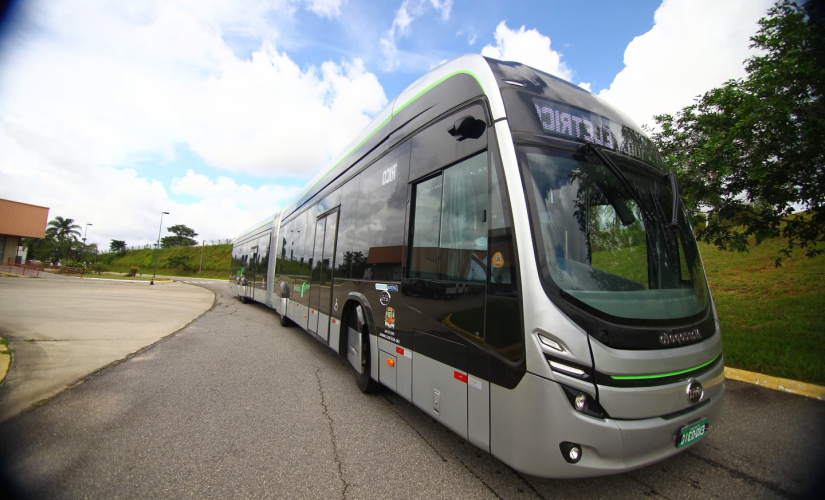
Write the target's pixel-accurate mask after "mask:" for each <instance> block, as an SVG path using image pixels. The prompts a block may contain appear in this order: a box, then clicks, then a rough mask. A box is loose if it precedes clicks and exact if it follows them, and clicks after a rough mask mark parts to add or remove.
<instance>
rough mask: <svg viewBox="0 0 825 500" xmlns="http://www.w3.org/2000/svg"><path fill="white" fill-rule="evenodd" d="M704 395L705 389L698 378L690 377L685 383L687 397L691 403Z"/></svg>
mask: <svg viewBox="0 0 825 500" xmlns="http://www.w3.org/2000/svg"><path fill="white" fill-rule="evenodd" d="M704 396H705V389H704V388H703V387H702V383H701V382H699V381H698V380H694V379H690V380H689V381H688V385H687V399H688V402H689V403H690V404H692V405H695V404H696V403H698V402H699V401H701V400H702V398H703V397H704Z"/></svg>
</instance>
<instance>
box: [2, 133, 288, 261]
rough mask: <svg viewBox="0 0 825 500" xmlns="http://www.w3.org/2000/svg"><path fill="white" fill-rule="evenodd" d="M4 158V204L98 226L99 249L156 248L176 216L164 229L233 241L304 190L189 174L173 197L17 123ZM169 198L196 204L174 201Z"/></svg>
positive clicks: (92, 234) (5, 140) (93, 238)
mask: <svg viewBox="0 0 825 500" xmlns="http://www.w3.org/2000/svg"><path fill="white" fill-rule="evenodd" d="M0 151H2V155H0V178H2V179H3V182H2V186H0V197H2V198H7V199H12V200H16V201H22V202H26V203H33V204H36V205H43V206H47V207H49V208H50V211H49V216H50V218H54V217H55V216H57V215H61V216H63V217H71V218H74V219H75V220H76V221H77V222H78V223H79V224H81V225H85V224H86V223H87V222H91V223H93V224H94V226H92V227H91V228H90V229H89V242H90V243H98V246H99V248H108V246H109V240H111V239H121V240H126V241H127V243H129V245H143V244H147V243H151V242H154V241H155V239H156V238H157V230H158V223H159V217H160V212H161V211H166V212H170V215H168V216H165V217H164V226H163V227H164V228H166V227H168V226H171V225H173V224H185V225H187V226H189V227H192V228H194V229H195V230H196V231H197V232H198V233H200V235H199V237H198V238H199V239H207V240H217V239H226V238H232V237H235V236H237V233H238V232H239V231H240V230H242V229H243V228H245V227H248V226H249V225H251V224H253V223H255V222H257V221H258V220H260V219H261V218H262V217H264V216H266V215H269V214H271V213H272V212H274V211H275V210H277V209H278V208H279V207H281V206H283V205H285V204H286V203H287V202H288V201H289V200H290V199H291V198H292V196H294V195H295V194H297V191H298V189H299V188H297V187H287V186H281V185H278V184H265V185H263V186H261V187H258V188H253V187H251V186H248V185H244V184H240V185H239V184H238V183H236V182H235V181H234V180H232V179H229V178H226V177H218V178H217V179H215V180H211V179H209V178H207V177H206V176H204V175H200V174H196V173H195V172H193V171H191V170H190V171H188V172H187V173H186V175H185V176H184V177H183V178H181V179H175V181H174V182H173V183H172V187H171V190H167V189H166V188H165V187H164V186H163V184H162V183H161V182H159V181H157V180H153V179H148V178H146V177H144V176H141V175H140V174H139V172H138V171H136V170H135V169H132V168H125V169H118V168H114V167H111V166H106V165H94V164H93V162H92V161H91V158H92V157H93V153H92V152H87V151H81V150H78V149H77V148H76V147H75V145H73V144H72V143H70V142H68V141H60V140H59V139H58V140H55V138H54V137H52V136H51V135H50V134H49V133H48V131H42V130H30V129H27V128H26V126H25V125H23V124H19V123H14V122H3V123H1V124H0ZM169 191H171V193H170V192H169ZM170 194H177V195H189V196H192V197H194V198H195V199H196V201H195V202H193V203H179V202H175V201H173V200H172V198H171V196H170ZM164 233H165V230H164Z"/></svg>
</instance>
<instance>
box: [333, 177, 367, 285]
mask: <svg viewBox="0 0 825 500" xmlns="http://www.w3.org/2000/svg"><path fill="white" fill-rule="evenodd" d="M360 182H361V176H360V175H358V176H356V177H354V178H352V179H350V180H349V182H347V183H346V184H345V185H344V187H343V188H342V189H341V209H340V215H339V217H340V222H339V224H340V227H339V229H338V246H337V247H336V256H335V264H336V265H337V266H338V268H337V269H335V277H336V278H352V277H353V274H352V268H353V267H354V266H356V265H361V263H360V261H361V260H363V261H364V264H366V257H365V256H364V254H363V253H362V254H360V255H357V254H356V253H355V252H354V251H353V243H352V242H353V238H355V215H356V209H357V207H358V188H359V185H360Z"/></svg>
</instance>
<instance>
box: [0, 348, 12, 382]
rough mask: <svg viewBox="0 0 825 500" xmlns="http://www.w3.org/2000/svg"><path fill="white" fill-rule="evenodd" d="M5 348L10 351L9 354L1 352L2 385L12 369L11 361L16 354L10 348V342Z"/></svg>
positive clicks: (0, 380) (0, 372)
mask: <svg viewBox="0 0 825 500" xmlns="http://www.w3.org/2000/svg"><path fill="white" fill-rule="evenodd" d="M0 338H2V337H0ZM5 349H6V351H8V354H6V353H0V386H2V385H3V382H5V381H6V375H8V374H9V370H11V361H12V357H13V356H14V355H13V354H12V352H11V349H9V345H8V344H6V347H5Z"/></svg>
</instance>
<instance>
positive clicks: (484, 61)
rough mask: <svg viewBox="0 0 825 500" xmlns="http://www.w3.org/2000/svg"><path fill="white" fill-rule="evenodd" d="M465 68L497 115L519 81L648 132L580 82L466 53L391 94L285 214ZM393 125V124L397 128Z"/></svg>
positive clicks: (502, 113) (502, 112)
mask: <svg viewBox="0 0 825 500" xmlns="http://www.w3.org/2000/svg"><path fill="white" fill-rule="evenodd" d="M462 74H464V75H469V76H470V77H472V78H473V79H475V81H476V82H477V83H478V85H479V86H480V87H481V92H482V93H483V95H485V96H486V97H487V101H488V103H489V106H490V112H491V113H492V116H491V118H492V120H493V121H497V120H500V119H502V118H506V116H507V115H506V112H505V107H504V101H503V100H502V95H501V90H500V89H505V88H507V89H513V88H515V87H514V85H517V86H519V87H520V88H519V90H524V91H528V92H532V93H538V94H540V95H545V96H548V97H550V98H553V99H555V100H558V101H561V102H564V103H568V104H571V105H574V106H578V107H582V108H585V109H590V110H593V111H595V112H598V113H600V114H602V115H604V116H607V117H609V118H611V119H613V120H616V121H618V122H621V123H624V124H626V125H628V126H630V127H631V128H633V129H634V130H636V131H638V132H639V133H642V134H644V132H642V129H641V128H639V127H638V125H636V124H635V123H633V121H632V120H631V119H630V118H628V117H627V115H625V114H624V113H622V112H620V111H619V110H617V109H616V108H614V107H613V106H611V105H610V104H608V103H607V102H606V101H604V100H603V99H601V98H599V97H598V96H596V95H594V94H592V93H591V92H589V91H587V90H586V89H584V88H581V87H579V86H578V85H575V84H573V83H570V82H568V81H566V80H563V79H561V78H558V77H556V76H553V75H550V74H548V73H544V72H542V71H539V70H537V69H535V68H532V67H530V66H526V65H524V64H521V63H515V62H507V61H498V60H496V59H490V58H486V57H483V56H481V55H478V54H470V55H465V56H461V57H458V58H456V59H453V60H451V61H447V62H445V63H443V64H441V65H439V66H437V67H436V68H433V69H432V70H431V71H429V72H428V73H426V74H425V75H424V76H422V77H421V78H419V79H418V80H416V81H415V82H413V83H412V84H411V85H410V86H409V87H407V88H406V89H405V90H404V91H402V92H401V93H400V94H399V95H398V96H397V97H396V98H395V99H393V100H391V101H390V102H389V104H387V106H386V107H385V108H384V109H383V110H382V111H381V112H379V113H378V114H377V115H376V116H375V118H373V120H372V121H371V122H370V123H369V125H367V127H365V128H364V129H363V130H362V131H361V132H360V133H359V134H358V135H357V136H356V137H355V139H354V140H353V141H352V142H351V143H350V144H349V145H348V146H347V147H346V148H344V150H343V151H342V152H341V153H339V154H338V155H336V156H334V157H333V158H332V159H331V160H330V161H329V162H327V164H326V165H324V167H323V168H321V170H320V171H319V172H318V173H317V174H316V175H315V176H314V177H313V178H312V179H311V180H310V181H309V182H308V183H307V185H306V186H305V187H304V188H303V189H302V190H301V191H300V192H299V193H298V195H297V196H296V197H295V198H294V199H293V200H292V201H291V202H289V203H288V204H287V205H286V206H285V207H284V209H283V210H282V211H281V217H282V218H286V217H289V216H290V215H291V214H292V213H293V212H295V211H296V210H297V209H299V208H300V207H302V206H303V205H304V204H305V203H307V202H308V201H310V200H311V199H312V198H313V197H314V196H315V195H317V194H318V193H320V192H321V191H322V190H323V189H324V188H325V187H326V186H328V185H329V184H330V183H331V182H332V181H334V180H335V179H336V178H338V177H339V176H341V175H343V174H344V172H346V171H347V170H348V169H349V167H351V166H352V165H354V164H355V163H356V162H358V160H360V159H361V158H363V157H364V156H366V155H367V154H369V153H370V152H371V151H373V150H374V149H375V148H376V147H378V146H379V145H381V144H382V143H383V142H384V141H385V140H386V139H387V138H388V137H390V136H391V135H392V133H393V132H394V131H395V129H397V128H400V127H401V126H403V125H404V123H392V118H393V117H395V116H396V115H398V114H399V113H400V112H402V111H403V110H404V109H405V108H407V107H408V106H409V105H410V104H412V103H413V102H415V101H417V100H420V99H424V100H426V99H427V98H428V97H429V96H426V94H427V93H428V92H429V91H430V90H432V89H433V88H434V87H436V86H437V85H438V84H440V83H442V82H444V81H445V80H447V79H449V78H451V77H453V76H457V75H462ZM512 82H517V83H515V84H514V83H512ZM519 84H521V85H519ZM442 97H443V96H442ZM454 104H455V105H457V104H460V103H459V102H456V103H454ZM433 105H434V103H433ZM391 126H392V127H394V128H393V130H391V128H392V127H391Z"/></svg>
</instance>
